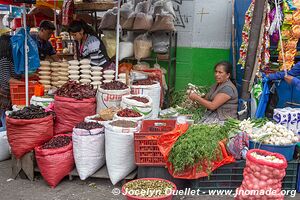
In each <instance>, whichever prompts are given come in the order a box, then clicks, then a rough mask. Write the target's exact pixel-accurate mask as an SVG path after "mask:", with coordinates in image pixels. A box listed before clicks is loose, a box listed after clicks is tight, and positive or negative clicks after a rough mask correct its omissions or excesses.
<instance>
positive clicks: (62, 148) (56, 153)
mask: <svg viewBox="0 0 300 200" xmlns="http://www.w3.org/2000/svg"><path fill="white" fill-rule="evenodd" d="M56 139H57V141H53V140H56ZM70 139H72V136H71V135H66V134H61V135H56V136H54V138H53V139H52V141H50V143H51V144H49V143H48V144H47V145H41V146H39V147H36V148H35V149H34V150H35V157H36V162H37V165H38V167H39V169H40V171H41V174H42V176H43V178H44V179H45V181H46V182H47V183H48V184H49V185H50V186H51V187H52V188H54V187H56V186H57V185H58V183H59V182H60V181H61V180H62V179H63V178H64V177H65V176H67V175H68V174H69V173H70V172H71V171H72V170H73V168H74V163H75V162H74V156H73V143H72V141H71V142H70V141H69V140H70ZM46 146H47V148H45V147H46ZM55 146H57V147H58V148H55ZM49 147H50V148H49Z"/></svg>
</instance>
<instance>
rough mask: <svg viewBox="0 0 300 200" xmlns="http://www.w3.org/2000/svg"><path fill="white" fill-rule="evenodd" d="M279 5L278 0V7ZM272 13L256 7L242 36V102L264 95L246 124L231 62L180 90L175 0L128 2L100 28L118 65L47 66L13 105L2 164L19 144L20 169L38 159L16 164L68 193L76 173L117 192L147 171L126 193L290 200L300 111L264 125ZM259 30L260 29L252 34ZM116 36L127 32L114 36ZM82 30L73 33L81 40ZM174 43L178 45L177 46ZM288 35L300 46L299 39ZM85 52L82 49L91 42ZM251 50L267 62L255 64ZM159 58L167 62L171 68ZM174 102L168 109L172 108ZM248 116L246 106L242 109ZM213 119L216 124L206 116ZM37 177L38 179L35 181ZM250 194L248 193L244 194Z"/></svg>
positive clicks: (89, 60) (277, 115) (286, 111)
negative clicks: (176, 84) (207, 81)
mask: <svg viewBox="0 0 300 200" xmlns="http://www.w3.org/2000/svg"><path fill="white" fill-rule="evenodd" d="M65 2H66V1H65ZM279 3H280V2H278V1H275V6H277V4H279ZM64 5H65V4H63V6H62V9H64ZM261 5H262V6H263V7H260V6H261ZM270 6H273V3H272V2H270V4H269V3H268V2H267V1H265V2H263V3H262V2H261V1H260V2H259V1H256V2H253V3H252V4H251V5H250V7H249V10H248V11H247V13H246V23H245V28H244V34H243V36H244V37H246V38H243V39H244V40H243V42H244V43H243V45H242V48H241V50H240V52H241V57H240V58H241V59H240V62H241V63H242V64H244V67H245V69H246V73H247V75H245V80H244V84H245V83H246V82H247V84H246V85H244V86H243V87H244V88H246V91H245V92H247V94H246V95H244V96H242V98H245V97H247V96H248V95H249V94H250V91H249V90H250V89H251V88H253V90H252V93H253V96H254V98H256V99H255V103H257V107H258V109H257V111H256V112H254V113H255V114H254V115H253V116H252V117H251V118H248V117H249V116H250V115H249V114H248V115H247V119H244V120H238V117H237V114H238V110H237V107H238V101H239V100H238V94H237V91H236V89H235V86H234V84H233V83H232V82H231V81H230V79H229V77H230V73H231V72H228V71H226V69H227V68H226V66H229V65H228V63H227V62H221V63H219V64H217V65H216V66H215V70H216V71H221V74H222V73H223V76H220V77H219V78H218V77H217V78H216V79H217V80H216V84H215V85H213V86H212V87H211V88H208V87H207V86H197V85H194V84H191V83H190V84H188V85H187V87H186V89H185V90H183V91H175V92H173V93H172V94H171V93H170V90H171V88H170V86H171V84H170V83H171V82H172V80H171V76H172V75H171V74H172V73H173V72H172V70H171V68H172V67H171V65H172V62H173V61H174V62H175V63H176V58H174V57H172V55H174V54H173V53H174V52H175V56H176V30H175V26H174V17H175V16H174V15H175V14H174V10H173V6H172V2H171V1H160V2H159V3H157V2H153V3H150V2H149V1H141V2H136V1H134V2H133V3H130V2H128V3H125V4H122V6H121V5H119V7H115V8H112V9H109V10H108V11H107V12H106V13H105V14H104V16H103V19H102V21H101V23H100V30H101V31H102V32H103V35H104V36H102V37H99V38H97V37H96V36H94V38H96V39H99V43H100V44H101V45H102V44H104V46H105V48H106V50H107V54H108V55H104V54H101V56H103V58H104V57H106V56H108V57H109V58H110V60H109V62H110V64H109V65H103V66H102V65H100V63H101V62H100V63H97V62H95V58H94V57H95V55H93V56H91V57H84V58H78V59H70V60H63V61H62V62H52V61H49V60H41V61H40V62H39V63H38V64H39V67H38V70H37V74H38V84H36V83H35V84H34V85H29V89H32V94H31V95H30V96H32V97H31V102H30V103H31V105H30V106H27V107H24V103H23V102H21V101H20V102H17V101H14V102H13V103H14V104H19V105H18V107H16V108H15V110H13V111H10V112H7V116H6V118H7V139H6V138H4V137H3V143H4V144H5V145H3V150H2V149H1V148H2V145H0V147H1V148H0V158H1V160H2V159H7V158H8V157H9V153H8V144H9V145H10V147H11V151H12V158H13V159H14V160H15V161H16V162H21V163H23V159H25V158H26V156H27V158H26V159H27V162H24V163H25V164H24V166H22V164H21V166H19V168H17V169H18V170H19V171H20V170H22V168H23V169H30V170H32V171H33V170H36V171H39V172H40V173H41V176H42V177H43V179H44V180H45V182H46V183H47V184H48V185H49V186H50V187H52V188H54V187H59V183H60V182H61V181H65V180H63V178H64V177H65V176H70V177H71V178H72V177H73V176H79V177H80V179H81V180H86V179H87V178H89V177H94V178H109V179H110V181H111V183H112V185H116V184H118V183H120V182H122V180H124V179H134V178H135V176H136V175H137V178H139V179H138V180H134V181H132V182H129V183H126V184H124V186H123V190H128V189H129V190H133V189H141V188H137V186H138V185H140V184H142V185H143V186H144V187H145V188H142V189H147V188H149V187H154V188H152V189H157V188H160V189H162V188H163V189H165V190H171V191H173V190H176V188H178V189H184V188H192V189H200V190H201V191H203V192H207V191H208V190H210V189H230V190H235V189H237V188H238V190H239V191H245V190H267V189H272V190H274V191H276V195H278V196H276V197H274V196H268V195H266V194H263V197H261V198H263V199H276V198H278V199H282V196H281V195H280V192H281V191H282V190H287V189H291V190H294V189H296V184H297V182H299V180H297V170H298V167H299V161H298V160H297V159H299V149H298V148H297V145H299V135H298V132H299V127H300V122H299V116H300V110H299V109H296V108H283V109H275V110H274V113H273V115H272V117H271V118H263V117H264V114H265V110H266V108H265V107H266V101H267V100H266V99H267V98H268V96H267V95H268V94H267V92H266V90H268V87H267V86H268V85H267V84H268V83H267V82H268V80H266V79H267V78H266V76H265V74H267V73H268V70H269V67H270V66H269V63H270V61H269V59H268V58H269V46H268V44H269V43H268V41H269V40H270V38H268V36H269V35H268V34H267V33H264V31H269V29H267V28H265V27H268V26H267V25H268V24H270V22H269V21H268V20H267V19H269V15H268V16H267V14H266V13H265V11H269V14H270V13H271V9H270ZM282 6H283V8H284V9H285V10H284V12H283V14H285V15H284V16H285V18H283V19H284V20H286V18H287V17H286V16H288V15H292V16H293V17H294V16H297V14H296V12H298V11H291V10H288V8H290V9H291V7H292V6H295V7H297V6H298V7H299V5H297V4H296V3H295V4H291V1H287V2H284V3H283V5H282ZM77 7H78V6H77ZM299 9H300V7H299ZM150 11H154V12H155V13H151V12H150ZM63 12H64V11H63ZM273 12H274V13H273V14H274V17H273V18H274V20H275V19H276V20H279V11H278V8H277V7H276V8H275V10H274V11H273ZM253 13H255V15H254V14H253ZM252 16H253V21H252V22H254V21H261V22H262V23H260V24H258V25H257V24H255V27H254V26H253V27H251V23H250V22H251V17H252ZM119 17H120V18H119ZM293 19H294V20H293V23H295V24H290V27H289V28H291V29H288V30H290V31H291V30H293V27H294V26H296V25H298V24H297V23H298V22H296V21H297V20H296V19H297V18H296V17H295V18H293ZM284 20H283V25H284V22H285V21H284ZM165 22H166V23H165ZM78 24H79V25H82V24H83V23H82V22H80V23H78ZM84 25H85V24H84ZM96 25H97V23H96ZM275 25H276V26H275ZM275 25H274V28H275V30H277V31H278V32H279V33H278V34H279V36H280V35H281V36H282V34H283V32H284V30H280V29H282V28H284V27H280V26H278V24H275ZM119 26H121V28H122V31H124V32H121V34H120V35H121V36H122V37H121V36H119V31H120V28H119ZM258 26H259V27H260V29H261V30H260V29H259V30H260V31H259V33H258V32H255V30H253V29H255V28H257V27H258ZM264 28H265V30H264ZM80 31H81V30H80ZM116 31H117V32H118V34H114V33H115V32H116ZM256 31H257V30H256ZM76 32H77V31H74V33H73V32H72V31H70V33H71V35H73V36H74V37H76ZM125 32H126V34H125ZM260 32H262V33H264V34H263V35H261V34H260ZM295 32H296V31H295ZM123 33H124V34H123ZM250 33H251V34H250ZM249 34H250V36H251V35H252V37H253V34H254V35H257V36H260V38H261V39H262V40H263V41H264V42H262V43H260V42H259V41H260V39H257V38H256V43H255V47H257V48H254V47H252V46H251V47H249V48H247V45H248V43H247V41H249V40H251V41H252V40H253V38H252V37H250V38H249V40H248V39H247V35H249ZM98 35H99V34H98ZM124 35H125V36H124ZM287 35H288V34H287ZM173 36H175V46H172V41H171V40H172V37H173ZM281 36H280V38H279V41H280V42H279V43H281V45H280V46H284V47H286V45H284V44H285V43H288V42H289V41H290V40H291V38H288V37H287V38H283V37H281ZM289 36H290V37H292V38H293V39H295V38H294V37H295V36H296V35H295V34H292V35H289ZM62 37H65V38H70V35H69V34H68V33H64V34H63V35H62ZM297 38H299V37H297ZM62 40H63V38H62V39H60V38H56V39H54V38H53V39H52V41H53V46H56V50H58V51H59V50H61V49H62ZM102 40H103V43H101V42H102ZM119 40H120V43H119ZM292 41H293V40H292ZM118 43H119V45H118ZM292 43H293V44H294V42H292ZM97 44H98V43H97ZM82 46H83V45H82ZM288 46H292V45H288ZM89 47H93V48H94V46H92V45H91V46H89ZM293 47H294V46H293ZM174 48H175V49H174ZM295 48H296V47H295ZM71 49H73V48H72V47H71V48H70V49H68V50H71ZM95 49H96V48H95ZM254 49H258V51H254ZM79 50H82V52H83V51H84V47H82V49H79ZM279 50H280V51H279V52H283V53H280V54H279V57H280V58H279V63H281V64H282V66H283V68H282V69H285V70H287V69H288V67H289V65H288V64H289V62H293V61H291V60H288V58H289V57H288V56H285V52H286V51H285V50H287V49H284V48H279ZM292 50H293V52H294V50H295V49H293V48H292ZM97 51H101V52H102V51H104V49H103V48H98V49H97ZM82 52H81V53H82ZM293 52H292V53H293ZM93 53H94V52H93ZM98 55H99V54H97V56H98ZM153 55H154V56H153ZM250 55H252V56H253V55H256V56H255V57H251V60H250ZM97 56H96V57H97ZM293 56H294V54H293ZM281 57H282V59H281ZM101 58H102V57H101ZM119 61H120V64H118V62H119ZM123 61H126V62H123ZM142 61H153V62H149V63H145V62H142ZM159 61H167V62H168V66H165V68H166V69H165V68H164V67H161V66H163V64H161V62H159ZM111 63H116V66H114V65H113V64H111ZM175 67H176V64H175ZM290 67H291V66H290ZM257 72H258V73H257ZM25 73H27V70H25ZM283 73H285V72H283ZM166 74H168V75H167V76H166V77H167V78H165V75H166ZM228 74H229V75H228ZM256 74H258V76H256ZM166 79H167V80H166ZM218 84H219V85H221V86H222V87H223V88H220V87H218ZM225 86H226V87H225ZM228 88H229V89H228ZM228 90H229V92H228ZM264 90H265V91H264ZM11 92H12V95H15V94H16V92H14V91H11ZM19 93H20V92H19ZM219 93H221V94H222V95H223V96H222V95H221V96H219V99H218V100H219V101H220V102H221V103H219V104H218V105H216V104H215V103H214V98H215V97H216V96H217V95H218V94H219ZM22 94H23V95H24V94H25V90H24V92H23V93H22ZM165 94H167V95H165ZM224 94H226V95H227V94H228V95H227V96H226V95H225V96H224ZM229 94H230V95H231V96H229ZM192 95H194V98H192ZM195 96H196V97H195ZM228 96H229V97H230V98H231V97H232V98H231V99H230V98H229V99H227V101H224V102H223V101H222V98H223V99H224V98H225V99H226V98H228ZM19 98H21V97H19ZM166 99H168V101H169V102H168V104H164V103H163V102H164V101H165V100H166ZM220 99H221V100H220ZM239 99H241V97H240V98H239ZM243 100H244V103H243V105H247V106H248V107H249V108H250V105H248V102H249V100H248V99H243ZM22 104H23V105H22ZM163 105H164V106H163ZM247 106H246V107H247ZM252 108H253V107H251V109H252ZM240 110H242V109H240ZM247 112H248V110H247V109H246V112H241V114H245V113H247ZM209 117H210V118H211V120H209V121H208V120H206V118H209ZM1 134H2V133H1ZM3 135H4V134H3ZM0 136H1V135H0ZM0 139H2V138H0ZM24 141H26V142H24ZM0 142H2V141H1V140H0ZM2 154H3V156H1V155H2ZM28 155H30V157H34V158H35V159H36V162H37V166H35V165H34V162H33V159H32V160H31V162H30V159H29V161H28ZM14 167H15V166H14ZM19 171H18V172H19ZM14 175H17V174H14ZM32 176H33V173H32ZM32 176H31V177H29V178H31V179H33V177H32ZM13 178H16V176H14V177H13ZM161 178H162V179H161ZM147 184H150V185H151V186H149V185H147ZM136 196H138V195H136ZM158 196H160V197H166V196H168V197H170V196H172V195H170V194H167V193H164V194H160V195H158ZM148 197H149V199H150V198H151V196H148ZM152 197H153V196H152ZM136 198H140V196H138V197H136ZM247 198H248V197H245V195H244V194H243V193H240V194H238V195H237V197H236V199H247ZM251 198H252V196H251ZM257 198H258V197H257ZM253 199H256V197H253Z"/></svg>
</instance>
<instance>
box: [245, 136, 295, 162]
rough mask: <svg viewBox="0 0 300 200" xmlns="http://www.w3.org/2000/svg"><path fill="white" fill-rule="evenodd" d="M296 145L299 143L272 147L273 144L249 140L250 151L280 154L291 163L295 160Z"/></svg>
mask: <svg viewBox="0 0 300 200" xmlns="http://www.w3.org/2000/svg"><path fill="white" fill-rule="evenodd" d="M296 144H297V143H295V144H291V145H285V146H278V145H271V144H261V143H258V142H254V141H252V140H249V149H262V150H266V151H270V152H274V153H280V154H282V155H283V156H284V157H285V159H286V160H287V161H291V160H293V156H294V152H295V147H296Z"/></svg>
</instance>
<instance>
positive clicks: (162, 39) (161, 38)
mask: <svg viewBox="0 0 300 200" xmlns="http://www.w3.org/2000/svg"><path fill="white" fill-rule="evenodd" d="M152 43H153V50H154V52H155V53H167V52H168V50H169V36H168V33H153V34H152Z"/></svg>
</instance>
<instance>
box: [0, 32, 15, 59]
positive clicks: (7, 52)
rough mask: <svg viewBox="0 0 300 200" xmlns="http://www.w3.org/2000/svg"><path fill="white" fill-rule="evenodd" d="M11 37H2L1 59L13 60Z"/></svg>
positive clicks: (0, 37)
mask: <svg viewBox="0 0 300 200" xmlns="http://www.w3.org/2000/svg"><path fill="white" fill-rule="evenodd" d="M10 38H11V36H10V35H2V36H0V44H1V48H0V59H1V58H3V57H5V58H8V59H12V46H11V41H10Z"/></svg>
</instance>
